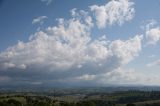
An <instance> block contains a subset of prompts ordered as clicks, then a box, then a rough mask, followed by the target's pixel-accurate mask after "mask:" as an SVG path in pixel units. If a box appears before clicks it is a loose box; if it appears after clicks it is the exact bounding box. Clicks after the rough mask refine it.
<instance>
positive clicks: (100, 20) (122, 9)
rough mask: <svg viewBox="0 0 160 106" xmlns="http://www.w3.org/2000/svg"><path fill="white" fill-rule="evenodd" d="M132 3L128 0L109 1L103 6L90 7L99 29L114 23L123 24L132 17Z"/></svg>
mask: <svg viewBox="0 0 160 106" xmlns="http://www.w3.org/2000/svg"><path fill="white" fill-rule="evenodd" d="M133 4H134V3H133V2H131V1H130V0H111V1H110V2H108V3H107V4H105V5H100V6H98V5H93V6H90V9H91V11H93V12H94V13H95V18H96V21H97V25H98V27H99V28H104V27H105V26H106V25H112V24H114V23H118V24H120V25H121V24H123V23H124V22H125V21H129V20H131V19H132V18H133V17H134V13H135V11H134V8H133Z"/></svg>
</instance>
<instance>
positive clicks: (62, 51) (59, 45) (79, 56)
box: [0, 0, 143, 83]
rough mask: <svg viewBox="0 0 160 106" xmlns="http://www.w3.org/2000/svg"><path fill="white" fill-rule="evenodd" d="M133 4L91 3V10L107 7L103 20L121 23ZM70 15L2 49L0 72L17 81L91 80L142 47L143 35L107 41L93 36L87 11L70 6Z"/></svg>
mask: <svg viewBox="0 0 160 106" xmlns="http://www.w3.org/2000/svg"><path fill="white" fill-rule="evenodd" d="M132 5H133V3H132V2H129V1H128V0H119V1H114V0H113V1H110V2H109V3H108V4H106V5H105V6H101V7H98V6H96V5H94V6H91V10H92V11H95V12H96V11H97V10H96V9H99V8H102V7H103V8H105V9H107V10H105V11H106V13H105V14H107V16H105V19H104V20H103V21H105V24H113V23H116V22H118V23H119V24H122V23H123V22H124V21H127V20H130V19H132V17H133V13H134V9H133V8H131V7H132ZM110 8H111V9H110ZM108 9H109V10H108ZM102 14H103V13H102ZM71 15H72V18H71V19H68V20H66V19H63V18H60V19H57V20H58V25H57V26H52V27H51V26H49V27H48V28H46V30H44V31H38V32H36V33H35V34H34V35H32V36H30V38H29V41H28V42H26V43H24V42H22V41H19V42H18V44H16V45H14V46H11V47H8V48H7V49H6V50H5V51H3V52H1V53H0V74H3V75H9V77H14V78H15V79H16V81H20V79H25V80H28V79H30V80H36V81H33V82H41V83H43V81H46V80H47V81H50V80H53V81H54V82H56V81H63V80H65V81H67V79H72V78H75V79H76V80H82V79H84V80H88V81H92V80H94V79H97V76H101V75H102V76H103V74H105V75H106V76H108V77H109V76H110V75H112V74H113V73H114V70H116V69H117V68H119V67H122V66H124V65H126V64H127V63H129V62H130V61H131V60H133V59H134V58H135V57H136V56H138V54H139V52H140V51H141V45H142V44H141V43H142V39H143V36H142V35H136V36H135V37H133V38H130V39H128V40H120V39H119V40H113V41H110V40H108V39H107V38H106V36H102V37H99V38H98V39H94V40H93V39H92V35H91V31H92V30H93V27H94V23H93V18H92V17H91V16H90V15H89V13H88V12H86V11H84V10H80V11H77V9H73V10H71ZM98 17H99V18H100V17H101V13H100V16H99V15H97V12H96V18H97V22H98V23H97V24H98V25H99V27H104V25H101V24H102V23H101V22H99V20H100V19H99V18H98ZM102 17H103V16H102ZM106 17H107V18H106ZM46 18H47V17H46V16H42V17H38V18H37V19H34V20H33V22H32V23H41V22H42V23H43V21H44V19H46ZM11 70H12V71H11ZM22 70H23V71H22ZM118 72H119V71H118ZM118 72H117V73H118ZM15 73H16V74H15ZM109 73H110V74H109ZM128 73H130V72H128ZM119 74H120V72H119ZM119 74H118V75H119ZM46 76H47V77H46ZM123 77H124V79H125V77H126V76H123V75H122V77H120V78H119V79H122V78H123ZM130 78H132V77H130ZM133 79H134V78H133ZM39 80H40V81H39ZM100 81H102V79H100ZM22 83H23V81H22Z"/></svg>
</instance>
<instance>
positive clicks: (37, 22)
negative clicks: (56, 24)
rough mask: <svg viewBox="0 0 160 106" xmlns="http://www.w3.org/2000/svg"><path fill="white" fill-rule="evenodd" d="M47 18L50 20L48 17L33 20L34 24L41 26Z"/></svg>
mask: <svg viewBox="0 0 160 106" xmlns="http://www.w3.org/2000/svg"><path fill="white" fill-rule="evenodd" d="M47 18H48V17H47V16H39V17H37V18H35V19H33V21H32V24H41V25H42V24H43V23H44V21H45V20H46V19H47Z"/></svg>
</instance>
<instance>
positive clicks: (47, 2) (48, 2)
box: [41, 0, 53, 5]
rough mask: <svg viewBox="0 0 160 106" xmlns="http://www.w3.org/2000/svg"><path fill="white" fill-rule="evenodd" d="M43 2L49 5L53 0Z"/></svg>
mask: <svg viewBox="0 0 160 106" xmlns="http://www.w3.org/2000/svg"><path fill="white" fill-rule="evenodd" d="M41 1H42V2H46V5H49V4H51V3H52V1H53V0H41Z"/></svg>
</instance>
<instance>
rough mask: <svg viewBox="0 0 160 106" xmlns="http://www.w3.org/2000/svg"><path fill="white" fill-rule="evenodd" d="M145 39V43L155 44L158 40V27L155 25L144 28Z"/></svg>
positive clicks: (159, 32) (159, 37)
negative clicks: (154, 26)
mask: <svg viewBox="0 0 160 106" xmlns="http://www.w3.org/2000/svg"><path fill="white" fill-rule="evenodd" d="M146 39H147V44H151V45H155V44H156V43H157V42H158V41H160V28H159V27H156V28H151V29H148V30H146Z"/></svg>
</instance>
